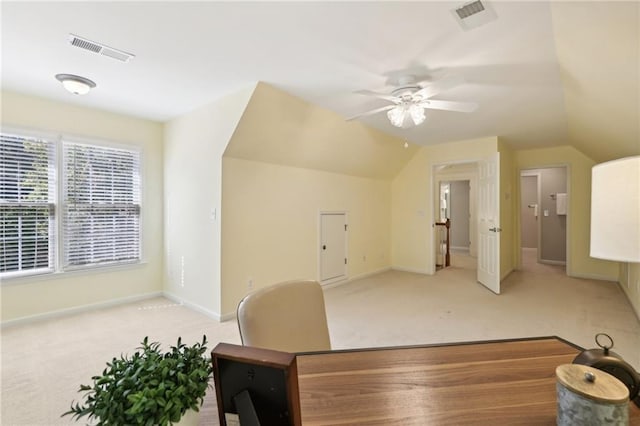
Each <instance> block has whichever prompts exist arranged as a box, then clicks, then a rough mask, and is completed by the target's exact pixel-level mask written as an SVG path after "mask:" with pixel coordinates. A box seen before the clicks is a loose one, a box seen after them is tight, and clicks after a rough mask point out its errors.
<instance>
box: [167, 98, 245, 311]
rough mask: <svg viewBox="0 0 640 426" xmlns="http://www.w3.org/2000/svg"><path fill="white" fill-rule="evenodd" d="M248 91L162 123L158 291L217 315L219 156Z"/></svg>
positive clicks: (220, 166) (234, 124) (237, 118)
mask: <svg viewBox="0 0 640 426" xmlns="http://www.w3.org/2000/svg"><path fill="white" fill-rule="evenodd" d="M253 90H254V86H252V87H249V88H247V89H244V90H242V91H240V92H237V93H235V94H231V95H228V96H226V97H225V98H223V99H220V100H218V101H216V102H214V103H211V104H209V105H206V106H203V107H201V108H199V109H197V110H195V111H192V112H191V113H188V114H185V115H183V116H181V117H179V118H176V119H174V120H171V121H169V122H167V123H166V124H165V144H164V146H165V156H164V159H165V161H164V180H165V196H164V215H165V223H164V235H165V240H164V255H165V265H164V266H165V267H164V290H165V292H166V293H167V294H168V295H169V296H170V297H172V298H175V299H178V300H180V301H182V302H184V303H185V304H187V305H189V306H191V307H192V308H195V309H197V310H199V311H201V312H203V313H206V314H207V315H209V316H212V317H214V318H218V319H220V315H221V312H222V311H221V300H220V292H221V288H220V241H221V240H220V234H221V219H222V216H221V214H220V212H221V197H222V195H221V188H222V155H223V153H224V150H225V148H226V146H227V143H228V142H229V139H230V138H231V136H232V134H233V132H234V130H235V128H236V126H237V125H238V121H239V120H240V118H241V117H242V114H243V112H244V109H245V108H246V106H247V103H248V102H249V99H250V98H251V94H252V93H253Z"/></svg>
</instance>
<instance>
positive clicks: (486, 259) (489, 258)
mask: <svg viewBox="0 0 640 426" xmlns="http://www.w3.org/2000/svg"><path fill="white" fill-rule="evenodd" d="M478 174H479V180H478V240H479V241H478V281H479V282H480V283H481V284H483V285H484V286H485V287H487V288H488V289H489V290H491V291H493V292H494V293H496V294H500V196H499V193H500V192H499V191H500V153H495V154H494V155H493V156H492V157H490V158H488V159H486V160H482V161H479V162H478Z"/></svg>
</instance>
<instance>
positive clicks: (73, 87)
mask: <svg viewBox="0 0 640 426" xmlns="http://www.w3.org/2000/svg"><path fill="white" fill-rule="evenodd" d="M56 80H58V81H59V82H60V83H62V86H63V87H64V88H65V89H67V91H69V92H70V93H73V94H74V95H86V94H87V93H89V91H90V90H91V89H93V88H94V87H96V83H94V82H93V81H91V80H89V79H88V78H85V77H80V76H79V75H73V74H56Z"/></svg>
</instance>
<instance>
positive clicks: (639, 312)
mask: <svg viewBox="0 0 640 426" xmlns="http://www.w3.org/2000/svg"><path fill="white" fill-rule="evenodd" d="M618 286H619V287H620V290H621V291H622V293H623V294H624V296H625V297H626V298H627V301H628V302H629V305H631V309H632V310H633V312H634V313H635V314H636V318H637V319H638V321H639V322H640V304H638V303H636V304H634V303H633V301H632V300H631V298H632V297H633V295H632V294H631V290H629V289H628V288H627V287H625V286H624V285H622V283H621V282H618Z"/></svg>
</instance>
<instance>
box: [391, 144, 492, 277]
mask: <svg viewBox="0 0 640 426" xmlns="http://www.w3.org/2000/svg"><path fill="white" fill-rule="evenodd" d="M497 149H498V141H497V138H495V137H489V138H483V139H474V140H469V141H461V142H453V143H447V144H440V145H430V146H425V147H422V148H421V149H420V150H419V151H418V152H417V153H416V155H415V156H414V157H413V158H412V159H411V160H410V161H409V162H408V163H407V165H406V166H405V167H404V168H403V169H402V171H401V172H400V173H399V174H398V175H397V176H396V177H395V179H393V182H392V185H391V259H392V265H393V267H394V268H395V269H401V270H407V271H414V272H421V273H433V271H434V269H435V266H434V261H433V259H434V247H433V243H432V242H433V235H432V234H433V229H432V227H431V224H432V222H433V221H434V220H433V218H434V214H435V210H434V201H433V200H434V193H435V190H436V189H435V188H434V187H433V186H434V185H433V182H432V168H433V166H434V165H437V164H445V163H460V162H472V161H477V160H480V159H483V158H487V157H488V156H490V155H492V154H494V153H495V152H496V151H497Z"/></svg>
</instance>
